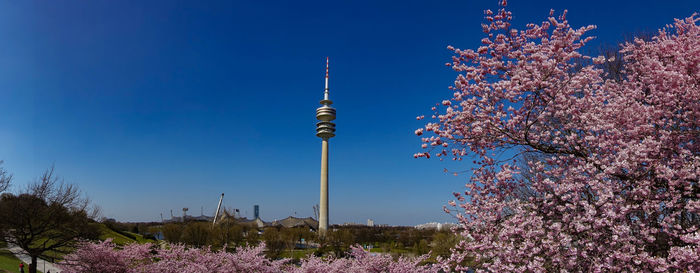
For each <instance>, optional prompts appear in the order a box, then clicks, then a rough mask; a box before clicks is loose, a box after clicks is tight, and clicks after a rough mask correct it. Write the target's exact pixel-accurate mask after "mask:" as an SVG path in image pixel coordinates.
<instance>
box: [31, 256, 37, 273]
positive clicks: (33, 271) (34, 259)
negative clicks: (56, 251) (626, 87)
mask: <svg viewBox="0 0 700 273" xmlns="http://www.w3.org/2000/svg"><path fill="white" fill-rule="evenodd" d="M29 273H36V256H32V263H31V264H29Z"/></svg>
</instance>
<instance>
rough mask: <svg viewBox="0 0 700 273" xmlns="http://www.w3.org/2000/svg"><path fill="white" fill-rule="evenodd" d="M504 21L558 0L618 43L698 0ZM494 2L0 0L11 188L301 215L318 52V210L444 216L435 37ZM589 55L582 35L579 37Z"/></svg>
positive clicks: (306, 207)
mask: <svg viewBox="0 0 700 273" xmlns="http://www.w3.org/2000/svg"><path fill="white" fill-rule="evenodd" d="M509 2H510V6H509V7H510V9H511V10H513V12H514V18H515V27H516V28H521V29H522V28H523V26H524V24H525V23H527V22H541V21H542V20H544V19H545V17H546V15H547V14H548V12H549V9H550V8H554V9H555V10H557V11H561V10H562V9H564V8H567V9H569V19H570V21H571V23H572V25H574V26H576V27H578V26H583V25H588V24H596V25H598V29H597V30H595V31H593V32H592V33H593V35H596V36H598V39H597V42H598V43H601V42H603V43H611V44H614V43H617V42H619V41H621V40H622V39H623V37H625V36H626V35H629V34H630V33H634V32H640V31H649V30H655V29H657V28H659V27H662V26H663V25H665V24H667V23H671V22H672V19H673V18H674V17H686V16H689V15H690V14H692V13H693V12H694V11H698V10H699V6H700V4H698V3H700V2H697V1H610V0H605V1H601V0H591V1H575V2H574V1H569V2H567V1H525V0H520V1H517V0H511V1H509ZM496 3H497V1H495V0H493V1H424V0H420V1H401V2H393V3H392V2H386V1H318V2H311V1H281V2H277V1H221V2H215V1H172V0H166V1H2V2H0V159H2V160H4V161H5V164H4V166H5V167H6V168H7V169H8V170H9V171H10V172H12V173H14V175H15V184H14V190H17V189H19V188H21V187H24V185H25V184H26V183H27V182H29V181H31V180H32V179H34V178H35V177H37V176H38V175H40V173H41V172H42V171H43V170H45V169H46V168H48V167H49V166H51V164H55V166H56V171H57V172H58V174H59V175H61V176H63V177H64V178H65V179H66V181H67V182H71V183H75V184H78V185H79V186H80V187H81V189H83V191H84V192H85V193H87V194H88V195H89V196H90V198H91V199H92V200H93V201H94V202H95V203H96V204H98V205H99V206H101V207H102V209H103V214H104V216H106V217H112V218H116V219H118V220H121V221H150V220H159V218H160V213H163V214H164V215H165V216H166V218H167V217H168V216H169V213H170V212H169V211H170V209H173V210H174V211H175V213H176V214H180V213H181V208H182V207H189V208H190V214H195V215H199V213H200V208H201V207H202V206H203V207H204V210H205V214H208V215H211V214H212V212H213V211H214V209H215V207H216V203H217V201H218V196H219V194H220V193H221V192H225V193H226V197H225V199H224V204H225V206H227V207H233V208H239V209H241V212H242V213H243V215H244V216H248V217H250V216H252V213H253V212H252V207H253V205H254V204H259V205H260V207H261V215H262V218H263V219H264V220H267V221H271V220H274V219H280V218H284V217H286V216H288V215H290V214H293V213H294V212H296V213H297V216H304V217H305V216H310V215H312V209H311V208H312V205H314V204H316V203H317V202H318V198H319V194H318V188H319V166H320V149H321V144H320V140H319V138H317V137H316V136H315V135H314V133H315V131H314V130H315V122H316V120H315V116H314V115H315V109H316V107H318V106H319V104H318V101H319V100H320V99H321V97H322V89H323V78H322V77H323V70H324V67H323V66H324V59H325V56H330V58H331V80H330V83H331V99H333V100H334V101H335V104H334V106H335V107H336V108H337V110H338V119H337V120H336V123H337V129H338V131H337V136H336V137H335V138H333V139H332V140H331V164H330V166H331V177H330V221H331V223H343V222H361V223H364V222H365V221H366V219H367V218H372V219H374V220H375V222H376V223H386V224H393V225H414V224H419V223H424V222H429V221H441V222H443V221H452V218H451V217H450V216H448V215H445V214H444V213H443V212H442V210H441V208H442V205H443V204H445V203H446V201H447V200H449V199H450V198H451V197H452V195H451V193H452V192H453V191H461V190H462V188H463V184H464V182H465V181H466V179H467V177H466V176H458V177H455V176H452V175H449V174H445V173H443V168H448V169H450V170H469V169H470V168H471V167H472V166H471V165H469V164H467V163H460V164H455V163H453V162H439V161H437V160H433V159H431V160H418V159H413V158H412V154H413V153H414V152H417V151H419V150H420V149H419V146H420V141H419V138H418V137H416V136H415V135H414V134H413V131H414V130H415V129H416V128H418V127H420V126H421V125H422V124H423V122H422V121H416V120H415V116H417V115H421V114H428V115H429V114H430V113H431V111H430V107H431V106H432V105H434V103H436V102H439V101H441V100H442V99H445V98H448V97H450V94H451V92H450V91H449V90H448V89H447V86H449V85H450V83H451V82H452V80H453V79H454V77H455V76H456V75H455V74H454V72H452V71H451V70H450V69H448V68H446V67H445V66H444V63H445V62H446V61H448V60H449V57H450V56H451V55H450V52H449V51H448V50H446V49H445V47H446V46H447V45H448V44H451V45H454V46H456V47H460V48H474V47H476V46H478V44H479V40H480V39H481V32H480V31H481V27H480V23H481V22H482V17H483V13H482V11H483V10H484V9H485V8H492V9H494V10H496V9H497V8H498V7H497V6H496ZM590 49H591V50H595V48H594V47H591V48H590Z"/></svg>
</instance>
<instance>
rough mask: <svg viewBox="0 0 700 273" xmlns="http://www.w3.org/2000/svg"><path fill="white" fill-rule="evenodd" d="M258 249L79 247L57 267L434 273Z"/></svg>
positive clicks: (378, 261)
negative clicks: (293, 259) (297, 261)
mask: <svg viewBox="0 0 700 273" xmlns="http://www.w3.org/2000/svg"><path fill="white" fill-rule="evenodd" d="M264 249H265V246H264V244H261V245H260V246H257V247H239V248H237V249H236V251H235V252H234V253H228V252H225V251H211V250H210V249H208V248H205V249H199V248H186V247H184V246H183V245H165V246H164V247H162V248H156V247H154V246H153V245H152V244H143V245H139V244H131V245H127V246H125V247H124V248H123V249H117V248H115V245H114V244H113V243H112V242H111V241H110V240H107V241H104V242H101V243H83V244H81V245H80V247H79V248H78V249H77V250H76V251H75V252H74V253H72V254H70V255H68V256H66V257H65V262H64V263H63V264H62V268H63V272H65V273H94V272H110V273H141V272H143V273H145V272H149V273H152V272H159V273H170V272H172V273H175V272H178V273H180V272H182V273H212V272H217V273H233V272H240V273H247V272H261V273H262V272H264V273H268V272H269V273H273V272H294V273H336V272H337V273H341V272H350V273H352V272H358V273H359V272H363V273H364V272H377V273H379V272H386V273H398V272H402V273H404V272H405V273H414V272H415V273H428V272H437V271H438V267H437V266H433V265H419V264H418V263H419V262H421V261H422V260H423V259H425V258H426V257H425V256H422V257H419V258H415V259H409V258H399V259H398V260H397V261H394V260H393V259H392V258H391V256H388V255H374V256H373V255H370V253H369V252H366V251H364V250H363V249H362V248H359V247H355V248H353V250H352V253H351V256H352V257H351V258H337V259H330V260H325V261H324V260H323V259H321V258H317V257H309V258H307V259H303V260H302V261H301V265H300V266H295V265H292V264H289V263H288V261H287V260H284V259H282V260H270V259H268V258H266V257H265V255H264V253H263V251H264Z"/></svg>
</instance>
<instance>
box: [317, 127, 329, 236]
mask: <svg viewBox="0 0 700 273" xmlns="http://www.w3.org/2000/svg"><path fill="white" fill-rule="evenodd" d="M321 143H322V144H321V198H320V202H319V204H320V208H319V214H318V231H319V232H320V233H321V235H325V234H326V231H327V230H328V139H323V141H322V142H321Z"/></svg>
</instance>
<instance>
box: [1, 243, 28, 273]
mask: <svg viewBox="0 0 700 273" xmlns="http://www.w3.org/2000/svg"><path fill="white" fill-rule="evenodd" d="M6 247H7V243H5V242H0V272H2V273H6V272H12V273H19V263H20V262H21V261H20V260H19V259H18V258H17V257H15V255H13V254H12V253H11V252H10V251H9V250H7V249H5V248H6ZM24 269H25V272H27V271H28V268H27V267H25V268H24Z"/></svg>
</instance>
